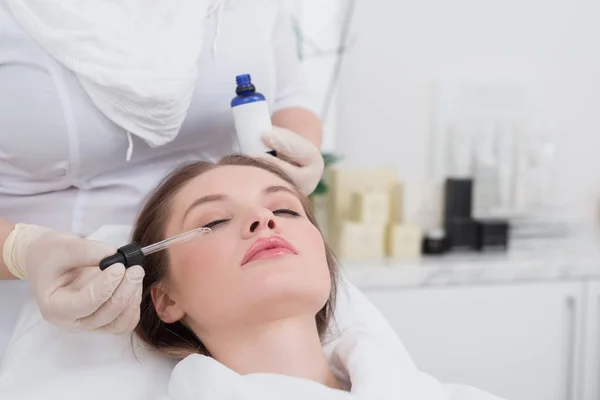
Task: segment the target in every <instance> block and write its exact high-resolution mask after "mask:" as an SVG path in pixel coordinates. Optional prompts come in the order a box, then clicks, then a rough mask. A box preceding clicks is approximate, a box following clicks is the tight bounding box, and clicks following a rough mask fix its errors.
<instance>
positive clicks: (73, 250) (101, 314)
mask: <svg viewBox="0 0 600 400" xmlns="http://www.w3.org/2000/svg"><path fill="white" fill-rule="evenodd" d="M115 252H116V249H115V248H114V247H113V246H110V245H107V244H104V243H101V242H95V241H91V240H86V239H82V238H80V237H79V236H76V235H73V234H69V233H63V232H56V231H53V230H51V229H48V228H44V227H39V226H35V225H25V224H17V226H16V227H15V229H14V230H13V231H12V232H11V234H10V235H9V236H8V239H7V240H6V242H5V244H4V249H3V256H4V262H5V264H6V265H7V266H8V268H9V271H11V272H12V273H13V274H14V275H15V276H16V277H17V278H20V279H27V280H29V282H30V285H31V288H32V291H33V293H34V295H35V298H36V300H37V303H38V305H39V308H40V312H41V314H42V316H43V317H44V318H45V319H46V320H47V321H48V322H50V323H52V324H55V325H57V326H60V327H63V328H66V329H72V330H86V331H96V332H104V333H127V332H131V331H132V330H133V329H134V328H135V327H136V325H137V323H138V321H139V318H140V303H141V295H142V281H143V278H144V269H143V268H142V267H140V266H133V267H131V268H128V269H127V270H125V267H124V266H123V265H122V264H114V265H111V266H110V267H108V268H106V269H105V270H104V271H101V270H100V268H98V264H99V262H100V260H101V259H102V258H104V257H106V256H109V255H111V254H113V253H115Z"/></svg>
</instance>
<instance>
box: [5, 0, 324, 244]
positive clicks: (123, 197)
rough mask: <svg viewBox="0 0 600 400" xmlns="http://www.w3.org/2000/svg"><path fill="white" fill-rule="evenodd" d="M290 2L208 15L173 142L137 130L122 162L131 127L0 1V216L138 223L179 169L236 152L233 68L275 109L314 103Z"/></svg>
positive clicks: (240, 5) (80, 223)
mask: <svg viewBox="0 0 600 400" xmlns="http://www.w3.org/2000/svg"><path fill="white" fill-rule="evenodd" d="M284 3H285V2H283V1H280V0H252V1H243V0H230V1H226V2H225V5H224V10H223V14H222V19H221V21H220V24H219V21H218V15H217V13H214V14H212V15H211V16H210V17H209V19H208V20H207V21H206V26H205V35H204V39H203V40H204V43H205V45H204V48H203V51H202V55H201V57H200V61H199V64H198V68H199V74H200V77H199V80H198V82H197V86H196V89H195V93H194V99H193V102H192V105H191V107H190V109H189V111H188V113H187V117H186V120H185V122H184V124H183V126H182V128H181V130H180V132H179V135H178V137H177V138H176V139H175V140H174V141H173V142H171V143H169V144H167V145H165V146H162V147H159V148H155V149H152V148H150V147H149V146H148V145H146V144H145V143H144V142H143V141H142V140H140V139H138V138H136V137H135V136H132V141H133V142H132V144H131V147H132V148H133V150H132V157H131V160H130V161H127V160H126V156H127V150H128V148H129V147H130V144H129V142H128V136H127V134H126V132H125V131H124V130H123V129H121V128H120V127H118V126H116V125H115V124H113V123H111V122H110V121H109V120H108V119H107V118H106V117H105V116H104V115H103V114H102V113H100V112H99V111H98V110H97V109H96V108H95V107H94V105H93V104H92V102H91V100H90V99H89V97H88V96H87V94H86V93H85V92H84V91H83V89H82V87H81V86H80V84H79V82H78V81H77V78H76V77H75V75H74V74H72V73H71V72H70V71H69V70H67V69H66V68H64V67H62V65H60V64H59V63H58V62H57V61H56V60H55V59H53V58H52V57H51V56H49V55H48V54H47V53H45V52H44V51H43V50H42V49H41V48H40V47H39V46H38V45H37V43H36V42H35V41H33V40H32V39H31V38H30V37H29V36H28V35H27V34H26V33H25V32H24V31H23V30H22V29H21V27H20V26H19V25H18V24H17V22H16V21H15V20H14V18H13V17H12V15H11V13H10V11H9V10H8V8H7V6H6V4H5V3H4V0H0V217H2V218H6V219H9V220H12V221H15V222H24V223H32V224H38V225H43V226H48V227H50V228H54V229H59V230H67V231H72V232H75V233H78V234H80V235H87V234H89V233H91V232H93V231H95V230H96V229H98V228H99V227H100V226H102V225H106V224H131V223H132V222H133V219H134V218H135V215H136V212H137V210H138V209H139V207H140V203H141V202H142V201H143V199H144V197H145V196H146V195H147V194H148V192H149V191H150V190H151V189H152V188H153V187H154V186H155V185H156V184H157V183H158V182H159V181H160V179H161V178H162V177H163V176H164V175H166V174H167V173H168V172H169V171H170V170H171V169H173V168H174V167H176V166H177V165H178V164H180V163H182V162H185V161H189V160H199V159H205V160H216V159H218V158H219V157H221V156H223V155H225V154H227V153H230V152H232V151H235V150H236V149H237V138H236V136H235V130H234V126H233V119H232V115H231V109H230V106H229V104H230V101H231V99H232V98H233V97H234V96H235V76H236V75H239V74H244V73H249V74H251V75H252V79H253V82H254V84H255V85H256V87H257V90H258V91H260V92H261V93H263V94H264V95H265V96H266V97H267V99H268V102H269V106H270V109H271V112H275V111H277V110H279V109H281V108H285V107H290V106H299V107H305V108H311V104H312V102H313V100H314V97H313V96H312V93H311V92H310V91H309V89H308V87H309V86H308V85H306V83H305V82H303V79H302V77H301V74H300V65H299V62H298V59H297V55H296V38H295V35H294V32H293V29H292V24H291V19H290V15H289V13H288V12H287V8H286V7H285V6H283V4H284ZM203 18H205V16H204V15H199V16H198V20H199V21H201V20H202V19H203ZM217 25H219V26H217ZM217 28H218V29H219V34H218V36H216V35H215V34H216V32H217ZM215 38H216V42H215ZM213 44H215V45H216V46H215V49H216V51H215V52H214V53H213V51H212V50H213Z"/></svg>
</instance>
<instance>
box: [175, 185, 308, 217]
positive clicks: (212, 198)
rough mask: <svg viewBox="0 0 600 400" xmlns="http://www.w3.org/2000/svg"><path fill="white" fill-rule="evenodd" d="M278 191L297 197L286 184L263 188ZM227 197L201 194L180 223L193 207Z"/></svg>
mask: <svg viewBox="0 0 600 400" xmlns="http://www.w3.org/2000/svg"><path fill="white" fill-rule="evenodd" d="M278 192H287V193H290V194H292V195H294V196H295V197H297V198H298V193H296V191H294V190H292V189H290V188H288V187H286V186H282V185H273V186H268V187H266V188H265V189H264V190H263V193H264V194H272V193H278ZM227 199H229V196H227V195H225V194H209V195H207V196H202V197H200V198H198V199H196V200H194V202H193V203H192V204H190V206H189V207H188V208H187V210H186V211H185V213H184V214H183V218H182V219H181V222H182V223H183V222H185V219H186V218H187V216H188V214H189V213H190V212H191V211H192V210H193V209H194V208H196V207H198V206H201V205H202V204H206V203H214V202H218V201H225V200H227Z"/></svg>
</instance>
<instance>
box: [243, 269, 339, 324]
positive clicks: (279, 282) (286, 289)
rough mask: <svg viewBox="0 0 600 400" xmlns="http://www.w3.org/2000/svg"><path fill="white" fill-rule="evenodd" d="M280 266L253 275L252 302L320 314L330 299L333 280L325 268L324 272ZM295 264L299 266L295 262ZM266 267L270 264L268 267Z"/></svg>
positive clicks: (283, 310)
mask: <svg viewBox="0 0 600 400" xmlns="http://www.w3.org/2000/svg"><path fill="white" fill-rule="evenodd" d="M289 264H292V263H280V264H279V265H273V268H263V269H262V271H261V273H260V274H259V273H256V274H253V275H254V276H252V279H250V280H249V281H250V282H247V283H248V284H250V285H252V287H250V288H248V289H249V292H250V296H251V297H252V298H253V299H254V301H251V302H252V303H255V304H256V305H257V306H259V307H268V308H276V309H281V311H282V312H283V313H286V312H288V311H290V312H291V311H294V312H299V311H303V312H310V313H313V314H316V313H317V312H319V310H321V308H323V306H324V305H325V304H326V303H327V300H328V299H329V294H330V291H331V280H330V276H329V271H328V270H327V266H326V265H325V266H324V267H323V268H322V269H321V268H319V269H318V270H317V269H316V268H305V267H303V266H299V265H289ZM293 264H295V263H293ZM265 266H266V265H265ZM254 272H258V268H257V269H256V271H254Z"/></svg>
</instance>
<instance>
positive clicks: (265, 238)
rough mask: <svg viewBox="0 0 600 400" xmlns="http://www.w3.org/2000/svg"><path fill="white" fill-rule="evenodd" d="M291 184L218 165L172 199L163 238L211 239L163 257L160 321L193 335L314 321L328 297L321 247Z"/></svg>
mask: <svg viewBox="0 0 600 400" xmlns="http://www.w3.org/2000/svg"><path fill="white" fill-rule="evenodd" d="M297 196H298V195H297V193H296V191H295V190H294V189H293V187H292V186H291V185H289V184H288V183H287V182H285V181H284V180H282V179H281V178H279V177H278V176H276V175H274V174H272V173H270V172H268V171H266V170H263V169H260V168H256V167H248V166H221V167H218V168H215V169H213V170H211V171H208V172H206V173H204V174H202V175H200V176H198V177H196V178H195V179H193V180H192V181H190V182H189V183H188V184H187V185H186V186H185V187H184V188H183V189H182V190H181V191H180V192H179V193H178V194H177V195H176V196H175V198H174V201H173V207H172V214H171V218H170V220H169V221H168V224H167V229H166V232H165V234H166V237H170V236H172V235H176V234H179V233H182V232H185V231H188V230H190V229H194V228H198V227H201V226H208V227H210V228H211V229H212V232H211V233H210V234H208V235H204V236H200V237H197V238H196V239H193V240H192V241H190V242H187V243H182V244H179V245H176V246H174V247H172V248H171V249H170V250H169V258H170V266H169V268H170V269H169V273H168V279H167V285H166V286H165V287H164V291H163V289H156V290H155V291H154V292H153V298H154V301H155V304H156V308H157V311H158V313H159V316H160V317H161V319H162V320H163V321H165V322H167V323H171V322H175V321H177V320H180V319H183V320H184V321H185V322H186V323H187V324H188V326H190V327H191V328H192V330H193V331H194V332H195V333H196V334H197V335H200V334H202V333H204V332H210V331H218V330H219V329H222V328H228V329H231V328H235V327H241V326H247V325H253V324H256V323H261V322H268V321H272V320H276V319H281V318H286V317H289V316H294V315H311V316H313V317H314V316H315V315H316V314H317V312H318V311H319V310H320V309H321V308H322V307H323V306H324V305H325V303H326V301H327V299H328V297H329V293H330V289H331V287H330V276H329V270H328V266H327V262H326V256H325V244H324V241H323V238H322V236H321V234H320V232H319V230H318V229H317V228H316V227H315V226H314V225H313V224H312V223H311V222H310V221H309V220H308V218H307V217H306V213H305V212H304V210H303V207H302V203H301V202H300V200H299V198H298V197H297Z"/></svg>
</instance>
